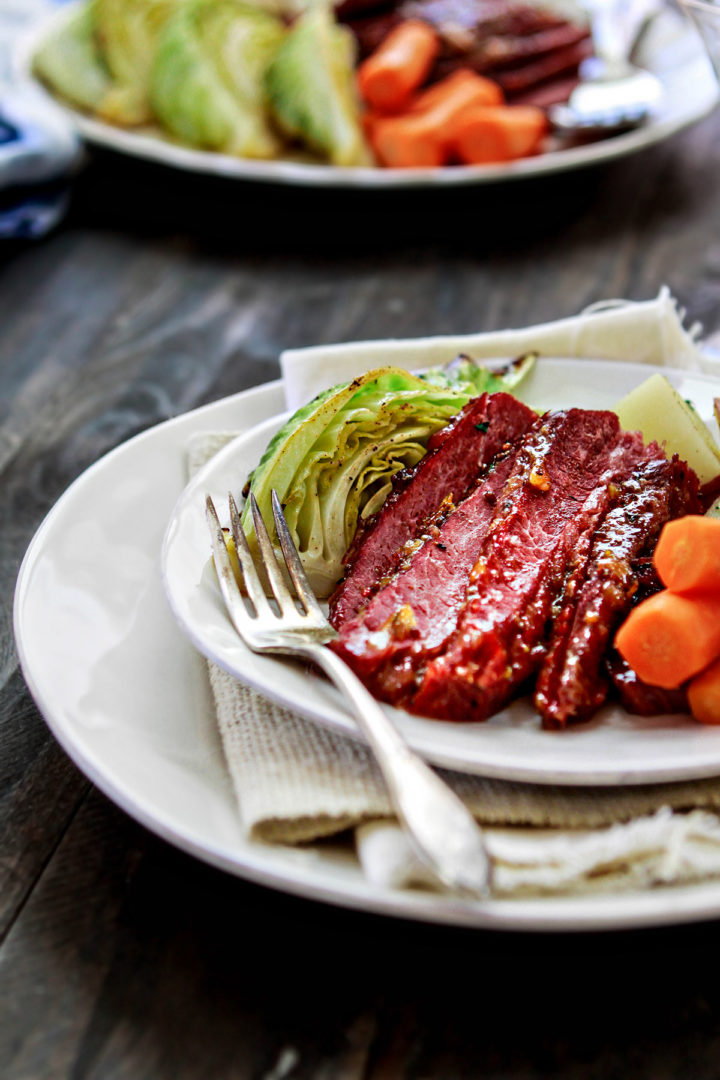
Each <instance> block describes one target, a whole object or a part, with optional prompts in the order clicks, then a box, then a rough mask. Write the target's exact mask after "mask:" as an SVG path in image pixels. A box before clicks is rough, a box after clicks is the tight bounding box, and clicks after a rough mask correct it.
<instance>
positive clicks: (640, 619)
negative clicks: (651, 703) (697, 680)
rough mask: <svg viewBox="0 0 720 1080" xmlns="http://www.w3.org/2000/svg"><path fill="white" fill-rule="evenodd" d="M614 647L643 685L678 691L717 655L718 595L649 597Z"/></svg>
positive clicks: (719, 629) (719, 638) (667, 592)
mask: <svg viewBox="0 0 720 1080" xmlns="http://www.w3.org/2000/svg"><path fill="white" fill-rule="evenodd" d="M615 647H616V648H617V650H618V651H619V652H620V654H621V655H622V656H624V657H625V659H626V660H627V662H628V664H629V665H630V667H631V668H632V669H633V671H634V672H635V673H636V674H637V675H638V676H639V677H640V678H641V679H642V680H643V682H647V683H650V685H651V686H661V687H662V688H663V689H665V690H671V689H674V688H676V687H678V686H682V684H683V683H684V682H686V681H687V680H688V679H691V678H692V677H693V676H694V675H697V674H698V673H699V672H701V671H702V670H703V669H704V668H706V667H707V666H708V664H710V663H712V662H713V661H714V660H715V659H716V658H717V657H718V656H720V593H716V594H713V593H703V594H697V595H695V596H682V595H680V594H679V593H674V592H670V590H669V589H665V590H664V591H663V592H659V593H656V594H655V595H654V596H650V597H648V599H647V600H643V602H642V603H641V604H638V606H637V607H636V608H635V610H634V611H631V613H630V615H629V616H628V618H627V619H626V620H625V622H624V623H623V625H622V626H621V627H620V629H619V630H618V632H617V634H616V635H615Z"/></svg>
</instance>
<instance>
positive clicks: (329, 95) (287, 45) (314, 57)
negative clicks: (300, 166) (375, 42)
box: [265, 0, 372, 165]
mask: <svg viewBox="0 0 720 1080" xmlns="http://www.w3.org/2000/svg"><path fill="white" fill-rule="evenodd" d="M265 85H266V89H267V95H268V100H269V103H270V108H271V109H272V113H273V116H274V118H275V121H276V122H277V124H278V126H279V128H280V129H281V130H282V131H283V132H285V134H287V135H288V136H289V137H290V138H292V139H298V140H300V141H301V142H303V143H304V144H305V145H306V146H308V147H309V148H310V149H311V150H314V151H315V152H316V153H318V154H321V155H322V156H323V157H326V158H327V159H328V160H329V161H330V162H331V163H332V164H333V165H368V164H371V163H372V159H371V156H370V153H369V150H368V148H367V145H366V143H365V138H364V136H363V133H362V130H361V127H360V108H359V102H358V97H357V93H356V89H355V39H354V37H353V35H352V32H351V31H350V30H348V29H347V27H344V26H338V24H337V23H336V22H335V19H334V17H333V15H332V13H331V11H330V9H329V8H328V6H327V5H326V4H325V3H323V2H322V0H320V2H316V3H315V4H314V5H313V6H312V7H310V8H309V9H308V10H307V11H306V12H305V13H304V14H302V15H300V17H299V18H298V19H297V20H296V21H295V23H294V24H293V26H292V28H291V29H290V32H289V33H288V35H287V38H286V39H285V41H284V43H283V45H282V46H281V48H280V49H279V50H278V53H277V55H276V57H275V59H274V60H273V62H272V63H271V64H270V67H269V68H268V72H267V76H266V80H265Z"/></svg>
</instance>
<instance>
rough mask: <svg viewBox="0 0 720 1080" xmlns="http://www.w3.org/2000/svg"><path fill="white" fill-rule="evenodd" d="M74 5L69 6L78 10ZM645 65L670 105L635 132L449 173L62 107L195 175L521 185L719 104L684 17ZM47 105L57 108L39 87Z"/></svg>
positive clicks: (616, 153)
mask: <svg viewBox="0 0 720 1080" xmlns="http://www.w3.org/2000/svg"><path fill="white" fill-rule="evenodd" d="M72 6H73V5H70V7H72ZM68 16H69V10H68V7H67V6H65V7H64V8H63V10H62V11H60V12H58V13H55V14H53V15H52V16H51V17H50V18H49V19H48V20H47V21H44V22H43V24H42V25H41V26H39V27H36V28H35V29H34V30H33V31H32V33H31V34H30V35H28V36H27V37H26V38H25V39H24V40H23V41H22V42H21V43H20V46H19V48H18V52H17V54H16V58H15V59H16V65H15V66H16V70H17V72H18V74H19V75H20V76H21V77H22V78H33V76H32V57H33V54H34V52H35V50H36V49H37V48H38V46H39V44H40V42H41V41H43V40H44V39H45V37H46V36H47V35H48V34H50V33H52V32H53V30H54V29H55V28H56V27H58V26H60V25H61V24H62V22H63V20H65V19H67V18H68ZM648 37H649V40H648V43H647V55H646V56H644V57H643V60H644V62H645V63H646V64H647V66H648V67H650V68H651V69H652V70H654V71H655V73H656V74H657V75H658V76H659V77H660V79H661V81H662V83H663V86H664V89H665V98H664V103H663V106H662V109H661V110H660V111H659V112H658V114H657V116H655V117H653V119H651V120H650V121H649V122H648V123H647V124H645V125H644V126H643V127H641V128H638V129H637V130H636V131H631V132H627V133H625V134H622V135H616V136H614V137H612V138H609V139H605V140H603V141H601V142H596V143H592V144H590V145H586V146H579V147H574V148H570V149H563V150H557V151H553V152H550V153H546V154H542V155H540V156H538V157H532V158H524V159H522V160H521V161H516V162H513V163H511V164H508V165H476V166H458V167H452V168H442V169H372V168H337V167H332V166H327V165H315V164H305V163H301V162H294V161H249V160H245V159H242V158H236V157H230V156H228V155H226V154H218V153H214V152H210V151H206V150H195V149H193V148H191V147H187V146H181V145H179V144H178V143H176V142H173V141H171V139H170V138H168V137H166V136H164V135H163V134H162V133H161V132H160V131H159V130H155V129H153V130H149V129H148V130H139V131H131V130H125V129H122V128H116V127H113V126H112V125H110V124H107V123H104V122H102V121H100V120H95V119H92V118H91V117H90V116H88V115H86V114H85V113H83V112H81V111H79V110H77V109H74V108H71V107H70V106H67V105H65V104H63V103H62V102H60V106H61V108H62V110H63V112H65V114H66V115H67V116H68V117H69V118H70V119H71V120H72V121H73V123H74V125H75V126H76V128H77V130H78V131H79V133H80V134H81V135H82V137H83V138H84V139H85V140H86V141H87V142H89V143H92V144H94V145H96V146H101V147H105V148H106V149H110V150H115V151H117V152H119V153H122V154H127V155H130V156H131V157H138V158H144V159H145V160H147V161H154V162H158V163H160V164H163V165H170V166H172V167H173V168H177V169H183V170H186V171H190V172H199V173H207V174H210V175H214V176H225V177H231V178H234V179H238V180H254V181H264V182H273V183H280V184H293V185H300V186H311V187H337V188H347V187H350V188H374V189H377V188H406V187H444V186H453V185H462V184H478V183H486V182H490V181H497V180H514V179H520V178H523V177H530V176H541V175H545V174H549V173H556V172H564V171H565V170H568V169H576V168H580V167H583V166H587V165H593V164H599V163H600V162H604V161H611V160H613V159H614V158H618V157H623V156H625V155H626V154H633V153H635V152H637V151H638V150H643V149H645V148H646V147H648V146H652V145H653V144H654V143H657V142H662V141H663V140H664V139H667V138H669V136H671V135H674V134H675V133H676V132H678V131H680V130H682V129H683V128H685V127H687V126H689V125H690V124H693V123H695V122H696V121H697V120H700V119H701V118H702V117H703V116H705V115H706V114H707V113H709V112H710V111H711V110H712V109H713V108H714V106H715V105H716V104H717V101H718V95H719V92H718V85H717V81H716V79H715V76H714V74H713V71H712V68H711V66H710V63H709V61H708V59H707V56H706V53H705V50H704V46H703V44H702V42H701V41H700V38H699V37H698V35H697V32H696V31H695V29H694V28H693V27H692V26H691V24H690V23H689V22H688V21H687V20H684V19H683V18H682V17H681V16H680V15H678V14H677V13H675V12H673V11H667V12H665V13H663V14H662V15H661V16H659V17H658V18H657V20H656V22H655V25H654V26H653V28H652V30H651V33H650V34H649V35H648ZM37 85H38V87H39V88H40V90H41V91H42V93H43V94H44V96H45V97H46V98H50V99H51V100H53V101H55V102H57V99H56V98H54V97H51V95H50V94H49V92H48V91H47V90H46V89H45V88H44V87H43V86H42V85H41V84H40V83H37Z"/></svg>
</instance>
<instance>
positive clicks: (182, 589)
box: [162, 359, 720, 784]
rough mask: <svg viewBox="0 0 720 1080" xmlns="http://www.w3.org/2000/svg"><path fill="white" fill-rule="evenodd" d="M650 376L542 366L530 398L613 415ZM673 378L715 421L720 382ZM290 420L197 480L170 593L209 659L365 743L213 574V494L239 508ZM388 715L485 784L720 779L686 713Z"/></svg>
mask: <svg viewBox="0 0 720 1080" xmlns="http://www.w3.org/2000/svg"><path fill="white" fill-rule="evenodd" d="M651 372H652V369H649V368H648V367H646V366H640V365H631V364H619V363H617V362H614V361H613V362H608V361H583V362H582V363H581V364H578V362H577V361H572V360H550V359H542V360H540V361H538V363H537V365H536V368H535V370H534V372H533V374H532V376H531V378H530V379H529V380H528V381H527V382H526V383H525V384H524V385H523V387H522V389H521V393H522V396H523V398H524V399H525V400H526V401H527V402H528V404H530V405H533V406H536V407H543V408H547V407H550V406H559V407H562V406H568V405H580V406H583V407H589V408H605V407H608V406H610V405H612V404H614V402H616V401H617V400H618V399H619V398H620V397H621V396H622V395H623V394H625V393H626V392H627V391H628V390H630V389H631V388H632V387H634V386H636V385H638V383H640V382H642V381H643V379H645V378H647V377H648V375H649V374H651ZM666 373H667V374H668V375H669V376H670V377H671V378H672V380H673V382H674V383H675V385H676V386H677V387H678V389H679V390H680V392H681V393H682V395H683V397H686V398H690V399H691V400H693V401H695V402H697V406H698V410H699V412H700V413H701V415H702V416H703V418H704V419H706V420H707V421H708V422H710V423H712V424H714V420H712V415H713V401H712V399H713V395H714V394H715V395H717V394H718V393H719V392H720V382H719V381H718V380H714V379H712V378H710V377H706V376H689V375H688V374H687V373H685V374H683V373H678V372H666ZM284 419H285V417H284V415H280V416H277V417H273V418H271V419H270V420H265V421H263V422H262V423H260V424H259V425H257V426H256V427H254V428H252V429H251V430H250V431H248V432H247V433H246V434H244V435H242V436H241V437H240V438H238V439H237V440H235V441H234V442H233V443H232V444H231V445H230V446H228V447H226V448H225V449H224V450H223V451H222V452H221V453H220V454H218V455H217V457H216V458H215V459H213V461H211V462H210V463H209V464H208V465H207V466H206V467H205V469H203V471H202V472H201V473H200V474H199V475H198V476H197V477H196V478H195V480H194V481H193V482H192V483H190V485H189V486H188V488H187V489H186V491H185V492H184V493H183V495H182V497H181V499H180V500H179V502H178V505H177V507H176V509H175V512H174V514H173V516H172V520H171V523H170V526H169V528H168V534H167V538H166V542H165V544H164V548H163V556H162V559H163V575H164V580H165V588H166V592H167V595H168V598H169V600H170V604H171V606H172V608H173V611H174V612H175V615H176V617H177V618H178V620H179V622H180V624H181V626H182V627H183V628H184V630H185V631H186V633H187V634H188V636H189V637H190V639H191V640H192V641H193V643H194V644H195V645H196V646H197V648H198V649H200V650H201V652H203V653H204V654H205V655H206V656H207V657H209V658H210V659H212V660H214V661H215V662H216V663H218V664H220V665H221V666H222V667H223V668H225V670H226V671H229V672H230V673H231V674H232V675H234V676H236V678H238V679H241V680H242V681H243V682H245V683H248V684H249V685H251V686H254V687H255V688H256V689H258V690H260V691H262V693H264V694H266V695H267V696H268V697H271V698H273V699H274V700H276V701H278V702H280V703H281V704H283V705H287V706H288V707H289V708H293V709H295V710H297V711H299V712H301V713H303V714H304V715H306V716H308V717H311V718H312V719H314V720H318V721H320V722H321V723H323V724H326V725H328V726H330V727H333V728H335V729H337V730H340V731H344V732H352V733H354V734H355V733H356V732H355V726H354V723H353V721H352V719H351V718H350V716H349V715H348V713H347V711H346V709H345V706H344V703H343V701H342V698H341V696H340V694H339V693H338V692H337V691H336V690H335V688H334V687H333V686H332V685H331V684H330V683H329V682H328V681H327V680H325V679H322V678H320V677H319V676H316V675H314V674H312V673H309V672H307V671H305V670H304V669H303V668H302V667H300V666H299V665H295V664H288V663H287V662H284V661H283V660H282V659H281V658H278V657H273V656H258V655H256V654H255V653H252V652H250V650H249V649H247V648H246V647H245V646H244V645H243V643H242V642H241V641H240V639H239V638H238V635H237V634H236V632H235V630H234V629H233V627H232V624H231V623H230V620H229V619H228V617H227V614H226V612H225V608H224V606H223V603H222V599H221V597H220V592H219V589H218V587H217V583H216V581H215V578H214V575H213V574H212V572H210V569H209V563H208V535H207V525H206V523H205V515H204V507H205V496H206V494H208V493H209V494H210V495H212V496H213V499H214V500H215V503H216V506H218V508H219V510H220V512H221V516H222V515H223V512H224V511H225V508H226V505H227V492H228V491H232V492H233V494H235V496H236V498H238V500H239V499H240V492H241V489H242V487H243V484H244V482H245V480H246V478H247V475H248V473H249V472H250V471H251V470H252V469H253V468H254V467H255V465H256V464H257V462H258V460H259V458H260V456H261V454H262V452H263V451H264V450H265V447H266V446H267V443H268V442H269V440H270V438H271V436H272V435H273V434H274V433H275V431H276V430H277V429H278V428H279V427H280V425H281V423H282V422H283V420H284ZM224 518H227V513H226V512H225V513H224ZM225 523H226V524H227V521H225ZM387 711H388V713H389V714H390V715H391V716H392V717H393V719H394V720H395V722H396V724H397V726H398V728H399V729H400V730H401V731H402V733H403V735H404V736H405V737H406V739H407V741H408V742H409V743H410V745H411V746H413V747H414V748H415V749H416V750H417V751H418V752H419V753H421V754H422V755H423V756H424V757H426V758H428V759H429V760H430V761H433V762H435V763H436V764H439V765H444V766H447V767H448V768H455V769H459V770H462V771H465V772H472V773H479V774H481V775H484V776H496V777H500V778H503V779H506V780H522V781H527V782H531V783H536V784H643V783H645V784H649V783H656V782H659V781H661V780H678V779H681V778H684V779H686V778H690V777H700V776H711V775H716V774H717V773H720V728H716V727H707V726H703V725H699V724H697V723H696V722H694V721H693V720H692V719H690V718H689V717H687V716H685V717H682V716H676V717H668V716H665V717H649V718H640V717H631V716H629V715H628V714H627V713H626V712H625V711H624V710H623V709H621V708H620V707H619V706H616V705H608V706H605V707H604V708H603V709H602V710H600V712H599V713H598V714H597V716H596V717H594V718H593V720H592V721H591V722H590V723H587V724H580V725H577V726H576V727H572V728H570V729H569V730H568V731H565V732H548V731H543V730H542V728H541V727H540V721H539V719H538V717H537V714H536V712H535V709H534V708H533V707H532V705H531V704H530V702H529V701H528V700H522V701H516V702H514V703H513V704H512V705H511V706H509V707H508V708H507V709H504V710H503V711H502V712H500V713H498V714H497V715H496V716H494V717H492V718H491V719H490V720H489V721H486V722H485V723H467V724H455V723H443V722H441V721H437V720H428V719H424V718H422V717H417V716H411V715H409V714H408V713H406V712H404V711H401V710H398V709H392V708H390V707H389V706H388V707H387Z"/></svg>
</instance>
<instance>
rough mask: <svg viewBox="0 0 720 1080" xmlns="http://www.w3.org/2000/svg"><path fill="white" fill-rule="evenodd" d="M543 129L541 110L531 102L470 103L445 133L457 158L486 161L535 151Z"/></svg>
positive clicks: (475, 162) (511, 158)
mask: <svg viewBox="0 0 720 1080" xmlns="http://www.w3.org/2000/svg"><path fill="white" fill-rule="evenodd" d="M547 130H548V122H547V117H546V115H545V113H544V112H543V110H542V109H538V108H536V107H535V106H534V105H505V106H502V105H500V106H491V107H482V106H473V107H472V108H468V109H465V110H464V111H463V112H462V113H461V114H460V115H459V116H458V117H457V119H456V120H455V122H454V124H453V125H452V129H451V131H450V132H449V133H448V134H449V136H450V139H451V142H452V146H453V149H454V151H455V153H456V154H457V156H458V157H459V158H460V160H461V161H463V162H465V164H467V165H486V164H490V163H492V162H501V161H514V160H515V159H516V158H522V157H528V156H529V155H530V154H536V153H537V152H538V151H539V150H540V148H541V145H542V141H543V138H544V137H545V134H546V133H547Z"/></svg>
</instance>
